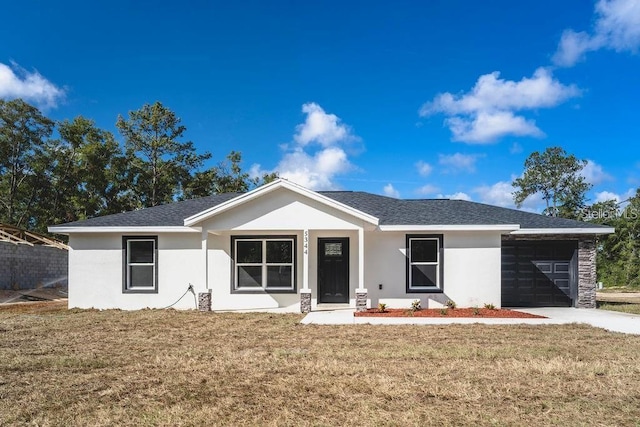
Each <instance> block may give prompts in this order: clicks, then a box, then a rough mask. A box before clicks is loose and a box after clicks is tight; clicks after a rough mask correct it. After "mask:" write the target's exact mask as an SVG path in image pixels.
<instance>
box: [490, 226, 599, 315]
mask: <svg viewBox="0 0 640 427" xmlns="http://www.w3.org/2000/svg"><path fill="white" fill-rule="evenodd" d="M502 240H503V241H504V240H507V241H509V240H511V241H512V240H538V241H540V240H574V241H577V242H578V299H577V301H575V306H576V307H578V308H595V307H596V238H595V236H594V235H583V236H579V235H575V234H551V235H546V234H535V235H505V236H502Z"/></svg>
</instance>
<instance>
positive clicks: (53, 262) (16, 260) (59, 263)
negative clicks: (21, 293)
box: [0, 242, 69, 290]
mask: <svg viewBox="0 0 640 427" xmlns="http://www.w3.org/2000/svg"><path fill="white" fill-rule="evenodd" d="M68 266H69V252H68V251H67V250H65V249H58V248H53V247H49V246H39V245H35V246H29V245H24V244H18V245H15V244H13V243H8V242H0V289H4V290H7V289H13V290H20V289H36V288H39V287H43V286H50V287H54V286H55V287H67V284H68V277H69V267H68Z"/></svg>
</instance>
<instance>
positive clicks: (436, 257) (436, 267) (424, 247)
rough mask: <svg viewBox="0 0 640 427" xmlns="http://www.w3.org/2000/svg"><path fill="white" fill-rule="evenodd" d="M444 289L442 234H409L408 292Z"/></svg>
mask: <svg viewBox="0 0 640 427" xmlns="http://www.w3.org/2000/svg"><path fill="white" fill-rule="evenodd" d="M441 290H442V235H413V236H407V292H440V291H441Z"/></svg>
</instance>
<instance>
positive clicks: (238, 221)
mask: <svg viewBox="0 0 640 427" xmlns="http://www.w3.org/2000/svg"><path fill="white" fill-rule="evenodd" d="M363 226H364V224H362V221H361V220H358V219H356V218H353V217H351V216H349V215H347V214H345V213H343V212H340V211H338V210H336V209H333V208H331V207H328V206H326V205H324V204H322V203H319V202H317V201H314V200H311V199H308V198H305V197H301V196H300V195H298V194H295V193H292V192H290V191H288V190H285V189H282V190H277V191H275V192H273V193H271V194H269V195H268V196H265V197H262V198H260V199H258V200H253V201H251V202H248V203H246V204H244V205H241V206H238V207H237V208H235V209H232V210H230V211H227V212H224V213H221V214H220V215H217V216H215V217H213V218H212V219H210V220H207V221H204V222H203V223H202V228H203V232H208V233H209V237H208V240H207V247H208V250H207V252H208V253H207V259H208V273H207V277H208V283H209V287H210V288H211V290H212V309H213V310H246V309H267V308H279V307H280V308H288V309H289V310H291V311H298V310H299V307H300V289H302V288H303V268H304V265H303V258H304V255H303V249H304V248H303V231H304V230H305V229H307V230H309V257H308V260H309V266H308V268H309V288H310V289H311V291H312V308H316V307H317V264H318V255H317V254H318V252H317V247H318V237H348V238H349V250H350V252H349V258H350V259H349V294H350V300H351V305H352V306H354V307H355V289H356V288H357V284H358V244H357V242H358V240H357V239H358V228H359V227H363ZM242 235H250V236H269V235H295V236H296V265H295V274H296V293H267V292H263V293H248V292H242V291H233V290H232V288H233V283H232V280H233V260H232V253H231V236H242Z"/></svg>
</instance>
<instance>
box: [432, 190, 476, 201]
mask: <svg viewBox="0 0 640 427" xmlns="http://www.w3.org/2000/svg"><path fill="white" fill-rule="evenodd" d="M438 199H451V200H466V201H467V202H470V201H471V196H469V195H468V194H467V193H463V192H462V191H459V192H457V193H453V194H438Z"/></svg>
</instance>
